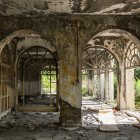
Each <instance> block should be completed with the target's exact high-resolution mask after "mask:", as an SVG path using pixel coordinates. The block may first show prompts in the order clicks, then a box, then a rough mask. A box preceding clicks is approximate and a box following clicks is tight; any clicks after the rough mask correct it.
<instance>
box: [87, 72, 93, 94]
mask: <svg viewBox="0 0 140 140" xmlns="http://www.w3.org/2000/svg"><path fill="white" fill-rule="evenodd" d="M88 93H89V95H90V96H93V71H92V70H89V71H88Z"/></svg>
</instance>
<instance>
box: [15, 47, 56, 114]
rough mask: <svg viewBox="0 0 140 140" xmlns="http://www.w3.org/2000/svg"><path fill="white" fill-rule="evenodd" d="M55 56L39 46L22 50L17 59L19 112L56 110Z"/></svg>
mask: <svg viewBox="0 0 140 140" xmlns="http://www.w3.org/2000/svg"><path fill="white" fill-rule="evenodd" d="M55 55H56V54H54V53H53V52H51V51H49V50H48V49H46V48H44V47H40V46H33V47H30V48H26V49H25V50H23V51H22V52H21V53H20V54H19V56H18V59H17V63H16V69H17V73H16V75H17V77H16V82H17V83H16V85H17V96H18V101H17V102H18V106H19V107H18V108H19V110H23V109H25V110H26V109H27V110H28V109H29V108H30V106H32V109H31V110H30V111H44V112H46V111H57V110H58V94H57V93H58V91H57V86H58V79H57V77H58V67H57V59H56V56H55Z"/></svg>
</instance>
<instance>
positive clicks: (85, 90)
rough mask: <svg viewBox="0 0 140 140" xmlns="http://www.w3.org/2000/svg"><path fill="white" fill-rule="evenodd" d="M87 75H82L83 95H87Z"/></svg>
mask: <svg viewBox="0 0 140 140" xmlns="http://www.w3.org/2000/svg"><path fill="white" fill-rule="evenodd" d="M86 86H87V75H82V96H87V94H88V90H87V87H86Z"/></svg>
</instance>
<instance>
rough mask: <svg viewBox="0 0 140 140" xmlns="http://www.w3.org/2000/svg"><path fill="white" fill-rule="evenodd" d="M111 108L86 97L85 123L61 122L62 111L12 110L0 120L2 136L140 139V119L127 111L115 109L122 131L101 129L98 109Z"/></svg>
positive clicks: (5, 139) (15, 139)
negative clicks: (69, 124)
mask: <svg viewBox="0 0 140 140" xmlns="http://www.w3.org/2000/svg"><path fill="white" fill-rule="evenodd" d="M103 108H111V106H110V105H106V104H103V103H101V102H99V101H91V100H83V107H82V117H83V120H82V123H83V127H78V128H76V127H75V128H65V127H60V126H58V125H57V123H58V120H59V113H21V112H16V113H14V112H12V113H9V114H8V115H7V116H5V117H3V118H2V119H1V120H0V140H139V139H140V130H139V129H138V128H136V127H135V126H134V125H133V124H135V123H139V122H138V120H137V119H136V118H134V117H130V116H127V115H126V114H125V113H124V112H114V116H115V120H116V122H117V126H118V127H119V131H118V132H101V131H99V126H100V123H99V121H98V112H97V110H99V109H103Z"/></svg>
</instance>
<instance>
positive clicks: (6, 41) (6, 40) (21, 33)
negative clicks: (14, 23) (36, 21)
mask: <svg viewBox="0 0 140 140" xmlns="http://www.w3.org/2000/svg"><path fill="white" fill-rule="evenodd" d="M31 36H32V37H40V40H43V39H44V42H45V41H47V42H49V44H50V45H52V46H53V47H54V48H55V49H56V47H55V45H54V44H53V43H52V41H51V40H49V39H47V37H46V36H44V35H43V34H42V33H40V32H38V31H35V30H31V29H21V30H17V31H15V32H13V33H11V34H9V35H8V36H6V37H5V38H4V39H2V40H1V41H0V53H1V52H2V50H3V48H4V46H5V45H6V44H9V43H10V41H11V40H12V39H14V38H16V37H24V38H25V37H28V38H29V37H31ZM32 39H33V38H32ZM38 41H39V40H38ZM36 43H37V41H36ZM44 44H45V43H44ZM42 45H43V44H42Z"/></svg>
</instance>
